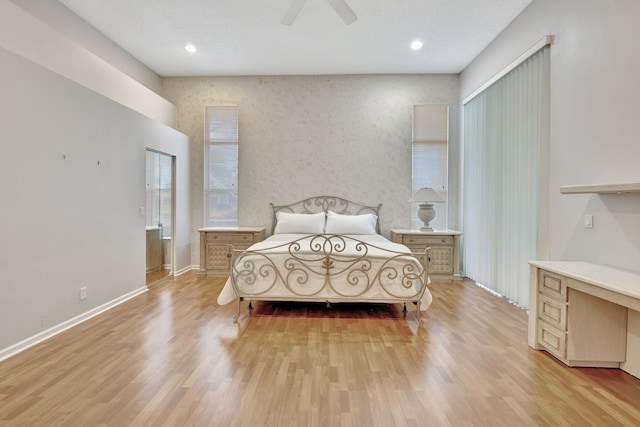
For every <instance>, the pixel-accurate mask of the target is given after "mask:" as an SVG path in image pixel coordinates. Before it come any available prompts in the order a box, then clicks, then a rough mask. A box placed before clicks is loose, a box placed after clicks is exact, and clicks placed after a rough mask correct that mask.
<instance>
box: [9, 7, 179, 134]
mask: <svg viewBox="0 0 640 427" xmlns="http://www.w3.org/2000/svg"><path fill="white" fill-rule="evenodd" d="M21 3H25V7H26V6H27V5H28V6H29V8H28V9H29V10H27V9H22V8H21V7H18V6H17V5H16V4H21ZM49 3H50V2H32V1H23V2H19V1H17V0H16V4H14V3H13V2H11V1H9V0H0V47H2V48H4V49H7V50H8V51H10V52H13V53H15V54H17V55H19V56H21V57H24V58H27V59H29V60H30V61H33V62H34V63H36V64H38V65H40V66H42V67H44V68H46V69H48V70H50V71H52V72H54V73H56V74H59V75H61V76H63V77H65V78H67V79H69V80H71V81H74V82H76V83H78V84H81V85H82V86H84V87H86V88H88V89H90V90H92V91H94V92H96V93H99V94H101V95H103V96H105V97H107V98H109V99H111V100H113V101H115V102H117V103H119V104H122V105H126V106H127V107H129V108H131V109H132V110H134V111H137V112H139V113H141V114H144V115H145V116H147V117H150V118H152V119H153V120H157V121H159V122H160V123H164V124H166V125H167V126H174V124H175V107H174V106H173V105H172V104H171V103H170V102H168V101H167V100H165V99H163V98H162V97H161V96H159V95H158V94H157V93H156V92H154V91H153V90H151V89H149V88H148V87H146V86H145V85H143V84H142V83H140V82H139V81H137V80H135V79H133V78H132V77H131V76H130V75H128V74H127V73H125V72H124V71H122V70H121V69H119V68H117V67H115V66H114V65H112V64H111V63H109V62H108V61H109V60H112V59H113V56H114V55H113V52H108V51H106V50H105V49H98V48H97V46H96V45H92V44H91V43H88V44H89V45H91V46H92V47H93V48H94V49H96V50H100V53H99V54H96V53H95V52H94V51H92V50H90V49H88V48H87V47H86V46H85V43H87V41H85V40H84V39H82V38H80V39H78V40H74V39H71V38H69V35H68V34H65V33H63V32H60V31H59V27H62V28H64V27H65V26H64V25H62V24H61V23H60V22H59V20H58V15H57V14H55V13H52V10H48V9H55V8H48V7H46V5H49ZM53 3H57V2H53ZM31 9H33V10H36V11H37V12H38V13H37V14H36V15H32V14H31V12H30V10H31ZM49 12H51V13H49ZM34 13H35V12H34ZM43 19H48V20H51V24H50V23H49V22H48V21H43ZM63 22H72V21H63ZM70 33H74V32H73V31H70ZM80 34H84V32H80ZM80 34H75V33H74V35H76V36H79V37H81V36H80Z"/></svg>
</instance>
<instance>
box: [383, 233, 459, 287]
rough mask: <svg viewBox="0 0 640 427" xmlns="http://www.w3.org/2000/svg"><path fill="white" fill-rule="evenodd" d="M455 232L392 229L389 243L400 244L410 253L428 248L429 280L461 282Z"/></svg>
mask: <svg viewBox="0 0 640 427" xmlns="http://www.w3.org/2000/svg"><path fill="white" fill-rule="evenodd" d="M461 235H462V233H461V232H459V231H455V230H443V231H420V230H409V229H398V228H395V229H392V230H391V241H392V242H395V243H402V244H403V245H405V246H407V247H408V248H409V249H411V250H412V251H418V252H422V251H424V250H425V248H427V247H430V248H431V250H430V251H429V264H428V268H429V277H430V278H431V280H462V277H461V276H460V236H461Z"/></svg>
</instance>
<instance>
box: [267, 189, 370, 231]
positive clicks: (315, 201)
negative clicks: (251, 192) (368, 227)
mask: <svg viewBox="0 0 640 427" xmlns="http://www.w3.org/2000/svg"><path fill="white" fill-rule="evenodd" d="M269 205H270V206H271V209H273V218H272V220H271V234H273V231H274V230H275V229H276V214H277V213H278V212H280V211H283V212H289V213H304V214H314V213H318V212H324V213H327V211H329V210H332V211H334V212H336V213H339V214H343V215H362V214H367V213H371V214H374V215H375V216H376V217H377V218H378V220H376V232H377V233H378V234H379V233H380V219H379V218H380V208H381V207H382V203H380V204H379V205H378V206H365V205H361V204H360V203H356V202H352V201H350V200H346V199H343V198H341V197H335V196H317V197H309V198H308V199H304V200H301V201H299V202H296V203H292V204H290V205H283V206H275V205H274V204H273V203H270V204H269Z"/></svg>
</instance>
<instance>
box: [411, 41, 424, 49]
mask: <svg viewBox="0 0 640 427" xmlns="http://www.w3.org/2000/svg"><path fill="white" fill-rule="evenodd" d="M421 48H422V42H421V41H420V40H414V41H412V42H411V49H413V50H420V49H421Z"/></svg>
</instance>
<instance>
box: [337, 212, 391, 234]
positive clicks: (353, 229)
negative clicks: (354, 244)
mask: <svg viewBox="0 0 640 427" xmlns="http://www.w3.org/2000/svg"><path fill="white" fill-rule="evenodd" d="M377 219H378V217H377V216H375V215H374V214H364V215H342V214H339V213H335V212H333V211H329V212H328V213H327V225H326V227H325V233H327V234H376V221H377Z"/></svg>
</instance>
